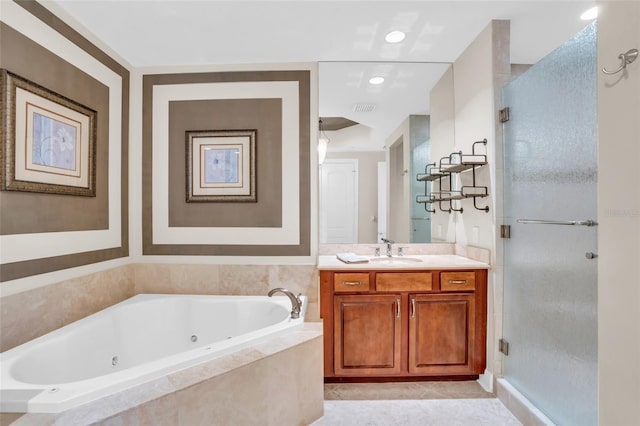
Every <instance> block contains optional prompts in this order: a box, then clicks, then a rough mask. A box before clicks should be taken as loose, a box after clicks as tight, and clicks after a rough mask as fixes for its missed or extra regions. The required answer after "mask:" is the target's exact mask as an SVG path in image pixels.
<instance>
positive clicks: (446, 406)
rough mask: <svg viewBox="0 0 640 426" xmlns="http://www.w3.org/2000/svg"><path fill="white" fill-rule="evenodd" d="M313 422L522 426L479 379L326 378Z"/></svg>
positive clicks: (323, 425) (330, 425)
mask: <svg viewBox="0 0 640 426" xmlns="http://www.w3.org/2000/svg"><path fill="white" fill-rule="evenodd" d="M324 410H325V411H324V417H323V418H321V419H320V420H318V421H316V422H315V423H313V426H390V425H401V426H521V425H522V424H521V423H520V422H519V421H518V420H517V419H516V418H515V417H514V416H513V414H511V412H509V410H507V409H506V408H505V406H504V405H502V403H501V402H500V401H499V400H498V399H496V398H495V396H494V395H493V394H491V393H489V392H486V391H485V390H484V389H482V387H480V385H478V383H477V382H417V383H357V384H326V385H325V402H324Z"/></svg>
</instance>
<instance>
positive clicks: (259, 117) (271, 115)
mask: <svg viewBox="0 0 640 426" xmlns="http://www.w3.org/2000/svg"><path fill="white" fill-rule="evenodd" d="M244 129H256V130H257V136H256V157H257V164H258V167H257V170H256V173H257V194H258V202H256V203H216V204H215V214H211V212H212V210H213V205H212V204H211V203H185V192H186V182H185V178H186V171H185V168H186V163H185V157H186V148H185V147H186V144H185V132H186V131H191V130H244ZM281 140H282V100H281V99H217V100H205V101H172V102H169V226H173V227H190V226H198V227H207V226H217V227H239V226H251V227H277V226H281V224H282V146H281V144H280V141H281Z"/></svg>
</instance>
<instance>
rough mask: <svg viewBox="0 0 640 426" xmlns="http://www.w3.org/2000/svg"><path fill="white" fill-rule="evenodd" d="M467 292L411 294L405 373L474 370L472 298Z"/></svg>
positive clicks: (473, 309) (463, 371)
mask: <svg viewBox="0 0 640 426" xmlns="http://www.w3.org/2000/svg"><path fill="white" fill-rule="evenodd" d="M474 297H475V296H474V295H471V294H446V295H442V294H432V295H411V296H410V298H409V305H410V306H409V308H410V318H409V373H411V374H434V375H453V374H468V375H472V374H478V372H475V371H474V359H473V357H474V353H473V350H474V346H473V342H474V339H475V300H474Z"/></svg>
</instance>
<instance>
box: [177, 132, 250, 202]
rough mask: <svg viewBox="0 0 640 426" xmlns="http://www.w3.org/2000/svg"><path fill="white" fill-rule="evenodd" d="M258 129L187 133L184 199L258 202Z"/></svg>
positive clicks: (194, 200) (188, 200)
mask: <svg viewBox="0 0 640 426" xmlns="http://www.w3.org/2000/svg"><path fill="white" fill-rule="evenodd" d="M256 133H257V130H207V131H188V132H186V143H187V147H186V148H187V150H186V152H187V161H186V166H187V167H186V170H187V174H186V182H187V197H186V199H187V202H188V203H190V202H254V203H255V202H257V200H258V199H257V194H256Z"/></svg>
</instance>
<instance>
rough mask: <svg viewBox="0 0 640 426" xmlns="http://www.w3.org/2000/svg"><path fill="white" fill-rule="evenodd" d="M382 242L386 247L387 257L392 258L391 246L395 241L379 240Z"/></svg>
mask: <svg viewBox="0 0 640 426" xmlns="http://www.w3.org/2000/svg"><path fill="white" fill-rule="evenodd" d="M381 240H382V242H383V243H385V244H386V245H387V257H393V249H392V246H391V245H392V244H393V243H394V242H395V241H392V240H388V239H386V238H381Z"/></svg>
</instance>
